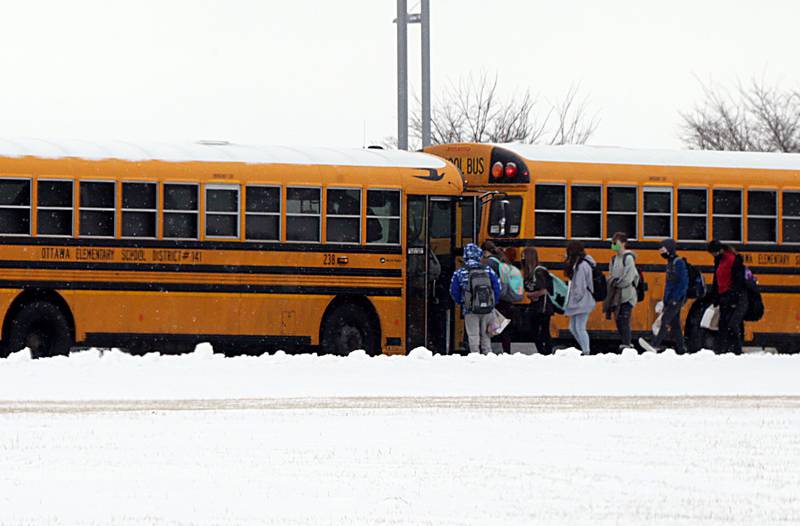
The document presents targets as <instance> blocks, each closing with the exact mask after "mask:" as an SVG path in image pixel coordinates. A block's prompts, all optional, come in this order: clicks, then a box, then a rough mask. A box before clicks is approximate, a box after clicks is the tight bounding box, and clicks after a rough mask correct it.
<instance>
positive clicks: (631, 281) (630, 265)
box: [603, 232, 641, 350]
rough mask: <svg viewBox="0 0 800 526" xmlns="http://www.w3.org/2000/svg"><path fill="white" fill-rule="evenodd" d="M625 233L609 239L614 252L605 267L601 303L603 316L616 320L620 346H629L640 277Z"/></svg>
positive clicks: (618, 233)
mask: <svg viewBox="0 0 800 526" xmlns="http://www.w3.org/2000/svg"><path fill="white" fill-rule="evenodd" d="M627 243H628V236H627V235H625V233H624V232H617V233H616V234H614V236H613V237H612V238H611V250H613V251H614V252H615V254H614V256H613V257H612V258H611V263H610V264H609V266H608V295H607V296H606V300H605V301H604V302H603V312H604V313H605V314H606V319H609V320H610V319H611V315H612V314H613V315H614V317H615V319H616V322H617V332H619V336H620V340H621V342H620V346H619V348H620V349H621V350H622V349H631V348H633V345H631V312H632V311H633V307H635V306H636V299H637V298H636V285H637V284H638V283H639V280H640V279H641V278H640V276H639V272H638V271H637V270H636V254H634V253H633V251H632V250H628V249H627V247H626V245H627Z"/></svg>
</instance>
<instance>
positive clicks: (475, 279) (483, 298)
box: [464, 267, 494, 314]
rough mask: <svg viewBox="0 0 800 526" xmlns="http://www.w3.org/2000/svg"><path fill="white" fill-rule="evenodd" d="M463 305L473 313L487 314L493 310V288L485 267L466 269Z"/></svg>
mask: <svg viewBox="0 0 800 526" xmlns="http://www.w3.org/2000/svg"><path fill="white" fill-rule="evenodd" d="M464 307H465V308H466V309H468V310H469V311H470V312H471V313H473V314H489V313H490V312H492V311H493V310H494V288H493V287H492V278H491V276H489V271H488V270H487V269H485V268H483V267H476V268H471V269H469V270H467V290H465V291H464Z"/></svg>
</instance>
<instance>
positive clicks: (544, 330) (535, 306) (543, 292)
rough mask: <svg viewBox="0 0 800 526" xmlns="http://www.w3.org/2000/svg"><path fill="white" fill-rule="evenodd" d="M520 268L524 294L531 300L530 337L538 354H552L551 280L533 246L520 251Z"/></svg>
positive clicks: (529, 307)
mask: <svg viewBox="0 0 800 526" xmlns="http://www.w3.org/2000/svg"><path fill="white" fill-rule="evenodd" d="M522 269H523V275H524V277H525V295H526V296H528V299H530V300H531V303H530V304H529V305H528V323H529V324H530V331H531V339H532V340H533V343H534V344H535V345H536V351H537V352H538V353H539V354H552V353H553V344H552V342H551V340H550V318H551V317H552V316H553V310H554V308H553V302H552V301H551V300H550V296H549V294H551V293H552V292H553V282H552V279H551V278H550V273H549V272H548V271H547V269H546V268H544V267H542V266H540V265H539V253H538V252H537V251H536V248H534V247H527V248H525V250H524V251H523V252H522Z"/></svg>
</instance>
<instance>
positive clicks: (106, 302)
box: [61, 291, 241, 342]
mask: <svg viewBox="0 0 800 526" xmlns="http://www.w3.org/2000/svg"><path fill="white" fill-rule="evenodd" d="M61 295H62V296H64V298H65V299H66V300H67V303H68V304H69V306H70V309H72V313H73V316H74V318H75V333H76V334H75V337H76V340H77V341H78V342H81V341H84V340H85V339H86V335H87V334H97V333H100V334H241V332H240V330H239V316H238V314H239V312H238V308H237V307H238V301H239V295H238V294H203V293H193V292H127V291H61Z"/></svg>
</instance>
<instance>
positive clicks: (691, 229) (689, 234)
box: [678, 188, 708, 241]
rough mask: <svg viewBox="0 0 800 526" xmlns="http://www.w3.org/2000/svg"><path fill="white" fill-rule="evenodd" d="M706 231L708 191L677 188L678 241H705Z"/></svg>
mask: <svg viewBox="0 0 800 526" xmlns="http://www.w3.org/2000/svg"><path fill="white" fill-rule="evenodd" d="M707 230H708V190H706V189H705V188H678V240H679V241H705V240H706V239H707Z"/></svg>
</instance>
